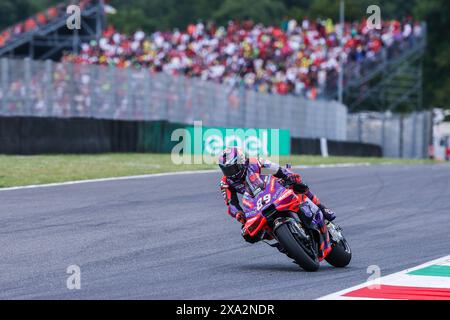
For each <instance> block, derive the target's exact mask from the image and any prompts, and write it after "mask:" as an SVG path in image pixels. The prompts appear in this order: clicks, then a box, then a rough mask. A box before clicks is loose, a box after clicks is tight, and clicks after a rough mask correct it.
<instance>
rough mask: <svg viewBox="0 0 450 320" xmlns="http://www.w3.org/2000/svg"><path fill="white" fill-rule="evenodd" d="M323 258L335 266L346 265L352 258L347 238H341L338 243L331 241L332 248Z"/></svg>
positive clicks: (341, 266) (342, 266)
mask: <svg viewBox="0 0 450 320" xmlns="http://www.w3.org/2000/svg"><path fill="white" fill-rule="evenodd" d="M325 260H326V261H327V262H328V263H329V264H331V265H332V266H333V267H336V268H344V267H346V266H348V264H349V263H350V260H352V251H351V250H350V246H349V245H348V243H347V240H345V239H342V240H341V241H339V242H338V243H333V249H332V250H331V252H330V253H329V254H328V256H327V257H326V258H325Z"/></svg>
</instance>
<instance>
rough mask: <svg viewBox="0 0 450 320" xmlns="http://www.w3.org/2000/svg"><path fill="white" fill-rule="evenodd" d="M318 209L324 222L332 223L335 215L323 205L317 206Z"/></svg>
mask: <svg viewBox="0 0 450 320" xmlns="http://www.w3.org/2000/svg"><path fill="white" fill-rule="evenodd" d="M318 207H319V209H320V210H321V211H322V214H323V217H324V218H325V220H327V221H329V222H332V221H333V220H334V219H336V214H335V213H334V212H333V211H332V210H330V209H328V208H327V207H325V206H324V205H323V204H319V205H318Z"/></svg>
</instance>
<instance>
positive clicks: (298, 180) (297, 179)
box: [288, 173, 302, 185]
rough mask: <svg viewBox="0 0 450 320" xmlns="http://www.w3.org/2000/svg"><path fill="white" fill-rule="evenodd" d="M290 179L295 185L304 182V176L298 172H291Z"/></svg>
mask: <svg viewBox="0 0 450 320" xmlns="http://www.w3.org/2000/svg"><path fill="white" fill-rule="evenodd" d="M288 181H289V182H290V183H292V184H294V185H295V184H300V183H302V177H301V176H300V175H299V174H297V173H291V174H290V175H289V176H288Z"/></svg>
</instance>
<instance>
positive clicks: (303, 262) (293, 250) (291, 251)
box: [274, 223, 320, 271]
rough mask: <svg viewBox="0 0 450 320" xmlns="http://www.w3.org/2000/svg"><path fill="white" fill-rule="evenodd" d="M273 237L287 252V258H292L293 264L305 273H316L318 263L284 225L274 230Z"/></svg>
mask: <svg viewBox="0 0 450 320" xmlns="http://www.w3.org/2000/svg"><path fill="white" fill-rule="evenodd" d="M274 232H275V236H276V237H277V239H278V242H279V243H280V244H281V245H282V246H283V248H284V249H285V250H286V251H287V253H288V256H290V257H292V258H293V259H294V260H295V262H296V263H297V264H298V265H299V266H300V267H301V268H303V269H304V270H305V271H317V270H318V269H319V266H320V263H319V261H318V260H317V258H316V259H312V258H311V257H310V256H309V255H308V254H307V253H306V252H305V249H303V247H302V245H301V244H300V243H299V241H297V240H296V238H295V237H294V235H293V234H292V232H291V230H290V228H289V226H288V225H287V224H286V223H283V224H281V225H280V226H278V227H277V228H276V229H275V231H274Z"/></svg>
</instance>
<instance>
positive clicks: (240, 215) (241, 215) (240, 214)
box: [236, 211, 246, 224]
mask: <svg viewBox="0 0 450 320" xmlns="http://www.w3.org/2000/svg"><path fill="white" fill-rule="evenodd" d="M236 220H237V221H239V222H240V223H242V224H245V222H246V219H245V215H244V213H243V212H241V211H239V212H238V213H236Z"/></svg>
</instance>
